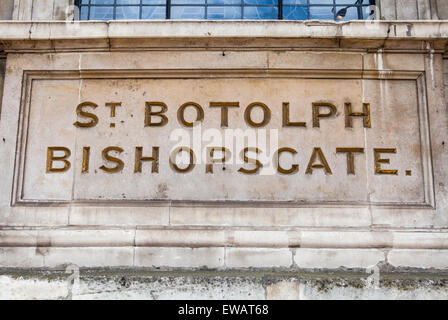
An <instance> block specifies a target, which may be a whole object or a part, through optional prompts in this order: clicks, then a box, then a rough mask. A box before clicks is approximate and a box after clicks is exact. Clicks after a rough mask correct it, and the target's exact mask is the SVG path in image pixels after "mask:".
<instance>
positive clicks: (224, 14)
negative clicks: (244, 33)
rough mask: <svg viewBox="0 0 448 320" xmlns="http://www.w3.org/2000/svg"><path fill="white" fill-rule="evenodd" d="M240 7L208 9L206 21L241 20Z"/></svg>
mask: <svg viewBox="0 0 448 320" xmlns="http://www.w3.org/2000/svg"><path fill="white" fill-rule="evenodd" d="M241 16H242V12H241V7H230V6H229V7H208V8H207V19H211V20H224V19H241Z"/></svg>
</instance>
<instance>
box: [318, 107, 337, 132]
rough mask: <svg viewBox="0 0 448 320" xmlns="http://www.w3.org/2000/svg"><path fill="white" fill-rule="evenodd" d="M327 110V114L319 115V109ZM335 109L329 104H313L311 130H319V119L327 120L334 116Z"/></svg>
mask: <svg viewBox="0 0 448 320" xmlns="http://www.w3.org/2000/svg"><path fill="white" fill-rule="evenodd" d="M321 107H325V108H328V109H329V111H328V113H320V108H321ZM336 112H337V109H336V107H335V106H334V105H333V104H331V103H326V102H316V103H313V128H320V118H329V117H332V116H334V115H336Z"/></svg>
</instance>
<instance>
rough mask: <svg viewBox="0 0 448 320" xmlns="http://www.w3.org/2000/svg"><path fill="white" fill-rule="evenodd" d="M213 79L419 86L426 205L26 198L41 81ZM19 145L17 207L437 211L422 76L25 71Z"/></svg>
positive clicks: (418, 73)
mask: <svg viewBox="0 0 448 320" xmlns="http://www.w3.org/2000/svg"><path fill="white" fill-rule="evenodd" d="M161 78H164V79H207V78H301V79H360V80H362V79H371V80H372V79H373V80H414V81H415V82H416V87H417V99H418V101H417V104H418V117H419V132H420V149H421V150H420V151H421V157H422V167H423V168H422V172H423V190H424V201H423V202H421V203H412V204H406V203H377V202H351V201H345V202H332V201H198V200H192V201H184V200H169V199H168V200H151V199H148V200H129V199H124V200H72V201H53V200H51V201H46V200H28V199H24V197H23V186H24V168H25V158H26V152H27V150H26V147H27V136H28V124H29V110H30V108H31V95H32V83H33V81H39V80H81V79H161ZM18 121H19V126H18V139H17V145H16V161H15V169H14V183H13V186H12V199H11V205H12V206H27V205H30V206H39V205H40V206H69V205H70V206H73V205H75V206H115V205H120V206H148V205H149V206H166V205H170V206H192V205H193V206H211V207H213V206H215V207H216V206H223V205H224V206H228V207H230V206H237V207H244V206H248V207H267V206H268V207H316V206H319V207H357V206H359V207H364V206H378V207H385V208H387V207H390V208H392V209H394V208H415V209H418V208H420V209H425V208H426V209H434V208H435V193H434V183H433V168H432V159H431V143H430V129H429V128H430V126H429V119H428V105H427V94H426V80H425V72H421V71H403V70H400V71H389V70H388V71H375V70H367V71H366V70H303V69H300V70H299V69H275V70H265V69H250V70H241V69H225V70H218V69H210V70H188V69H182V70H179V69H163V70H160V69H158V70H92V71H83V70H81V71H79V70H66V71H47V70H41V71H24V72H23V79H22V94H21V102H20V112H19V119H18Z"/></svg>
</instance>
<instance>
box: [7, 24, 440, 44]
mask: <svg viewBox="0 0 448 320" xmlns="http://www.w3.org/2000/svg"><path fill="white" fill-rule="evenodd" d="M254 37H255V38H319V39H329V38H330V39H334V38H338V39H372V40H373V39H377V40H381V39H382V40H386V39H401V40H440V39H446V40H448V21H350V22H343V23H337V22H332V21H317V20H309V21H240V20H239V21H176V20H173V21H169V20H168V21H167V20H163V21H157V20H142V21H135V20H134V21H123V20H119V21H82V22H68V23H67V22H61V21H51V22H48V21H0V40H3V41H5V40H65V39H67V40H68V39H108V38H109V39H118V38H129V39H140V38H254Z"/></svg>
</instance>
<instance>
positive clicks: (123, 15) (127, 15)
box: [115, 7, 140, 20]
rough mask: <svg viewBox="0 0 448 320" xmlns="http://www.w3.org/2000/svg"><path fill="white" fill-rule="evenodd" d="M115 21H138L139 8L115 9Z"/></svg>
mask: <svg viewBox="0 0 448 320" xmlns="http://www.w3.org/2000/svg"><path fill="white" fill-rule="evenodd" d="M116 10H117V11H116V16H115V19H117V20H121V19H138V18H140V7H117V9H116Z"/></svg>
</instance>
